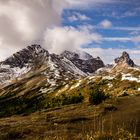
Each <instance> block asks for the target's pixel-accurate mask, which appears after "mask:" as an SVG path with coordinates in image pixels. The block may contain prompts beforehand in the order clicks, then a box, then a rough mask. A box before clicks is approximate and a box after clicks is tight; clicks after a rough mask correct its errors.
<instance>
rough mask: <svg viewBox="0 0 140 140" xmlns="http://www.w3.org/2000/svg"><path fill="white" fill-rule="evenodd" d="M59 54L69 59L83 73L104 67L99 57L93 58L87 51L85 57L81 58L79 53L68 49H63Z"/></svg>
mask: <svg viewBox="0 0 140 140" xmlns="http://www.w3.org/2000/svg"><path fill="white" fill-rule="evenodd" d="M61 56H62V57H65V58H67V59H68V60H70V61H71V62H72V63H73V64H74V65H75V66H76V67H77V68H79V69H80V70H81V71H83V72H85V73H94V72H95V71H96V70H97V69H99V68H102V67H104V63H103V61H102V60H101V59H100V58H99V57H97V58H93V57H92V56H91V55H89V54H87V53H86V59H81V58H80V55H79V54H77V53H75V52H70V51H64V52H63V53H62V54H61ZM87 58H88V59H87Z"/></svg>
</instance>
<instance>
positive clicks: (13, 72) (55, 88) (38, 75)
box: [0, 44, 140, 116]
mask: <svg viewBox="0 0 140 140" xmlns="http://www.w3.org/2000/svg"><path fill="white" fill-rule="evenodd" d="M81 54H82V55H81ZM94 84H98V85H100V86H101V88H102V89H103V90H104V91H105V92H106V93H109V94H111V95H112V96H121V95H123V93H124V92H128V94H130V95H133V94H138V93H139V91H140V68H139V67H138V66H137V65H135V64H134V62H133V60H132V59H131V58H130V56H129V54H128V53H127V52H123V53H122V55H121V56H120V57H118V58H116V59H114V64H108V65H105V64H104V62H103V61H102V60H101V59H100V57H97V58H94V57H93V56H91V55H90V54H88V53H85V52H82V53H81V52H80V53H79V52H78V53H76V52H70V51H67V50H66V51H64V52H63V53H61V54H60V55H57V54H54V53H53V54H51V53H49V52H48V51H47V50H45V49H44V48H42V47H41V46H40V45H36V44H35V45H31V46H28V47H26V48H24V49H23V50H21V51H19V52H17V53H15V54H13V55H12V56H10V57H9V58H7V59H6V60H4V61H2V62H0V110H1V111H2V110H3V109H4V108H6V106H7V108H6V110H4V112H3V111H2V113H1V112H0V116H1V114H2V115H3V114H5V113H6V115H7V114H8V115H10V114H11V113H12V114H15V112H16V111H17V109H15V108H17V106H19V103H20V104H22V105H20V110H22V112H23V110H27V109H28V108H30V107H34V105H35V106H36V103H37V102H40V101H42V100H44V99H46V98H48V96H52V97H55V96H59V95H62V94H69V95H71V94H74V93H79V92H80V93H81V94H82V95H84V96H86V94H89V93H88V92H89V91H90V90H91V89H92V88H93V87H92V86H93V85H94ZM85 93H86V94H85ZM27 100H28V102H27ZM85 101H86V100H85ZM9 104H10V106H9ZM25 104H26V105H25ZM21 106H23V107H21ZM11 107H13V110H14V111H12V112H11ZM19 112H20V111H18V113H19ZM16 113H17V112H16Z"/></svg>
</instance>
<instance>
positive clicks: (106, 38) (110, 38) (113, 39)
mask: <svg viewBox="0 0 140 140" xmlns="http://www.w3.org/2000/svg"><path fill="white" fill-rule="evenodd" d="M103 40H104V41H119V42H128V41H132V38H129V37H104V38H103Z"/></svg>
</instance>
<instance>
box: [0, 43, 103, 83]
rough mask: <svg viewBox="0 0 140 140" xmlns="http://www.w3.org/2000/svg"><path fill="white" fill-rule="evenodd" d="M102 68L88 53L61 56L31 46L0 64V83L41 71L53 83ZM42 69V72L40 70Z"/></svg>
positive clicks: (68, 53)
mask: <svg viewBox="0 0 140 140" xmlns="http://www.w3.org/2000/svg"><path fill="white" fill-rule="evenodd" d="M101 67H104V63H103V61H102V60H101V59H100V58H99V57H98V58H93V57H92V56H91V55H89V54H88V53H82V55H81V54H78V53H75V52H70V51H64V52H63V53H62V54H61V55H56V54H50V53H49V52H48V51H47V50H45V49H44V48H42V47H41V46H40V45H36V44H35V45H31V46H28V47H26V48H24V49H23V50H21V51H19V52H17V53H15V54H13V55H12V56H11V57H9V58H7V59H6V60H5V61H2V62H1V63H0V83H4V82H5V83H6V82H7V81H10V80H12V79H15V78H17V77H20V76H21V75H23V74H26V73H28V72H30V73H31V72H32V73H36V71H38V72H39V71H41V72H42V73H43V74H44V75H45V76H46V78H48V79H52V78H54V80H53V81H57V80H58V79H59V80H60V79H61V80H64V81H65V79H67V80H70V79H73V78H74V79H76V78H79V77H83V76H87V75H88V74H91V73H93V72H95V71H96V70H97V69H99V68H101ZM42 69H43V70H42Z"/></svg>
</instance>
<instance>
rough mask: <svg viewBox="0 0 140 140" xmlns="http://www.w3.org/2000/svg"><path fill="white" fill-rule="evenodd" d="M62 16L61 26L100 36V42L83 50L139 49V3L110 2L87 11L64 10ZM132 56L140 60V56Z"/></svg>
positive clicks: (133, 1) (132, 1)
mask: <svg viewBox="0 0 140 140" xmlns="http://www.w3.org/2000/svg"><path fill="white" fill-rule="evenodd" d="M62 17H63V20H62V25H63V26H72V27H75V28H79V26H82V25H84V26H91V27H92V28H90V32H92V33H98V34H99V35H101V36H102V41H101V42H99V43H96V42H92V43H90V44H87V45H84V46H83V47H85V48H102V49H109V48H112V49H117V50H119V49H120V50H122V51H123V50H125V49H126V50H127V49H128V50H129V52H130V51H131V50H132V51H135V50H136V51H137V50H138V51H139V50H140V1H139V0H122V1H120V0H116V1H113V0H112V2H111V1H110V2H109V3H107V4H106V3H103V4H98V5H96V6H94V3H93V6H92V5H91V7H87V8H85V7H84V8H79V9H78V8H76V9H65V10H64V11H63V14H62ZM133 57H137V59H140V54H139V53H138V54H136V53H135V56H134V54H133Z"/></svg>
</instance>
